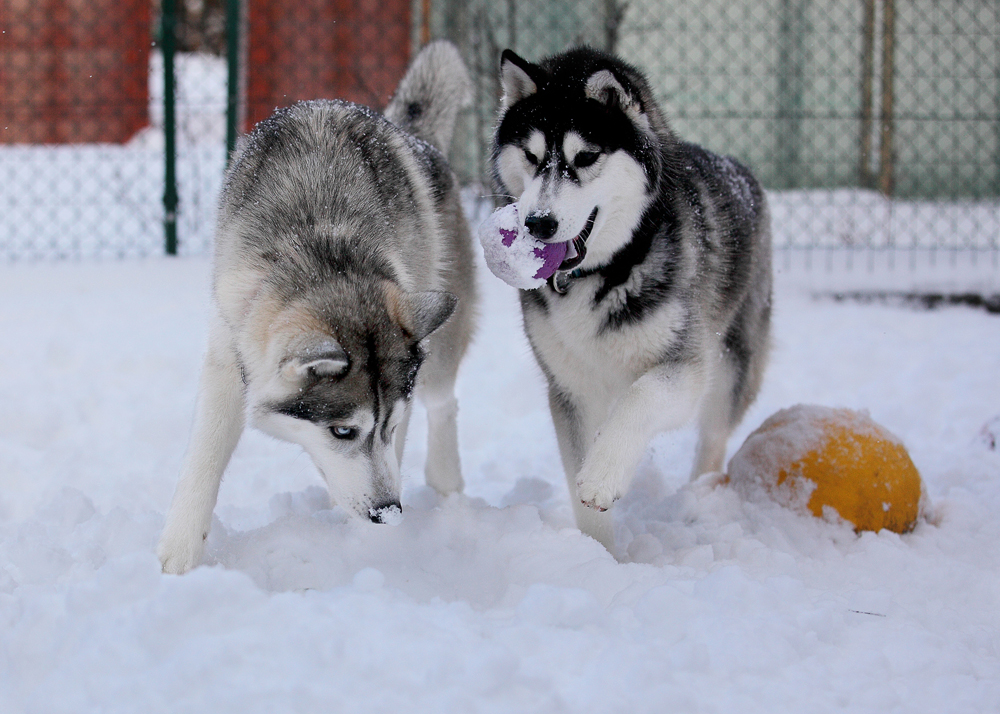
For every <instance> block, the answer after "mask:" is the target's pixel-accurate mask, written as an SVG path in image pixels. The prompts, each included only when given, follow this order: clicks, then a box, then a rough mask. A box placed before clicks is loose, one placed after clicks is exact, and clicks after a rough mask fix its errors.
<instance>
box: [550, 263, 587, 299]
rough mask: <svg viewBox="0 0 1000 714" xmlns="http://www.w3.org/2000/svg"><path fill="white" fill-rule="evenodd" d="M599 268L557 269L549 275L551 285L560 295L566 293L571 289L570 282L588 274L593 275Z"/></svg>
mask: <svg viewBox="0 0 1000 714" xmlns="http://www.w3.org/2000/svg"><path fill="white" fill-rule="evenodd" d="M596 272H597V270H596V269H594V270H581V269H580V268H577V269H576V270H557V271H556V272H555V273H553V274H552V275H551V276H550V277H549V287H550V288H552V290H553V291H555V293H556V294H558V295H565V294H566V292H567V291H568V290H569V286H570V283H571V282H572V281H574V280H579V279H580V278H585V277H587V276H588V275H593V274H594V273H596Z"/></svg>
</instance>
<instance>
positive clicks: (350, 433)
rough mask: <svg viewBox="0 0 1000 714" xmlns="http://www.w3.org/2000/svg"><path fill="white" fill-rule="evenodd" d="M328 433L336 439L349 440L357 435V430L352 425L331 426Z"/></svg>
mask: <svg viewBox="0 0 1000 714" xmlns="http://www.w3.org/2000/svg"><path fill="white" fill-rule="evenodd" d="M330 433H331V434H333V435H334V436H335V437H336V438H338V439H343V440H344V441H350V440H351V439H353V438H355V437H356V436H357V435H358V430H357V429H355V428H354V427H352V426H331V427H330Z"/></svg>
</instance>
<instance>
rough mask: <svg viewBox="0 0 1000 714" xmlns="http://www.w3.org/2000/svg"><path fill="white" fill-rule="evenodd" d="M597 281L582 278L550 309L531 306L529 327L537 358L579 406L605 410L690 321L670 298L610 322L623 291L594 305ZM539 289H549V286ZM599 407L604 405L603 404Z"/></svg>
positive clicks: (527, 317) (550, 303)
mask: <svg viewBox="0 0 1000 714" xmlns="http://www.w3.org/2000/svg"><path fill="white" fill-rule="evenodd" d="M598 284H599V283H598V280H597V279H596V278H593V279H584V280H581V281H578V282H576V283H574V284H573V285H572V287H571V288H570V290H569V292H568V293H567V294H566V295H561V296H553V295H551V294H550V297H551V299H550V300H549V301H548V306H549V310H548V313H547V314H546V313H543V312H541V311H539V310H535V309H530V310H529V311H528V312H526V314H525V326H526V328H527V331H528V334H529V336H530V337H531V341H532V343H533V344H534V346H535V349H536V350H537V352H538V356H539V358H540V359H541V360H542V362H543V363H544V365H545V367H546V368H547V369H548V371H549V372H550V373H551V374H552V376H553V377H554V378H555V380H556V381H557V383H558V384H559V386H560V387H562V388H563V389H564V390H566V391H567V392H569V393H570V394H572V395H573V397H574V398H575V399H576V400H577V401H578V403H579V404H580V406H586V407H587V408H588V410H590V409H591V408H594V409H597V410H598V411H604V410H606V409H608V408H610V406H611V405H612V404H614V403H615V402H616V401H617V400H618V399H619V398H621V396H622V394H624V392H625V391H626V390H627V389H628V388H629V387H630V386H631V385H632V383H633V382H634V381H635V380H636V379H638V378H639V377H640V376H642V375H643V374H645V373H646V372H647V371H649V369H651V368H652V367H653V366H655V365H656V364H658V363H660V362H661V361H662V360H663V358H664V355H665V354H666V353H667V352H668V351H669V350H670V349H671V348H672V347H673V346H674V345H675V343H676V341H677V340H678V339H681V338H682V337H681V331H682V329H683V328H684V326H685V323H686V321H687V319H688V317H687V315H685V309H684V307H683V305H682V304H681V303H680V302H667V303H665V304H664V305H662V306H661V307H660V308H658V309H657V310H656V311H655V312H653V313H651V314H649V315H646V316H644V317H643V319H642V320H641V321H639V322H637V323H635V324H624V325H621V326H618V327H608V326H607V315H608V310H609V307H611V308H613V307H615V306H616V305H618V304H620V300H622V299H623V297H621V296H620V294H619V293H620V291H621V289H620V288H619V289H618V291H612V293H611V294H609V295H607V296H606V297H605V298H604V300H602V301H601V304H600V305H598V306H596V307H595V305H594V293H595V291H596V289H597V286H598ZM540 289H541V290H550V289H549V288H548V287H543V288H540ZM601 405H604V406H603V407H601Z"/></svg>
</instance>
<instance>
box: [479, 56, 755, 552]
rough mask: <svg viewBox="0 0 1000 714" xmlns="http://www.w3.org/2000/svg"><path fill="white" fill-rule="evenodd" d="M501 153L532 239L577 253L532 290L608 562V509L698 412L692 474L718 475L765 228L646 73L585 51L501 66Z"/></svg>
mask: <svg viewBox="0 0 1000 714" xmlns="http://www.w3.org/2000/svg"><path fill="white" fill-rule="evenodd" d="M501 84H502V87H503V98H502V100H501V114H500V118H499V123H498V125H497V128H496V134H495V143H494V151H493V168H494V176H495V179H496V181H497V183H498V187H499V189H500V191H501V192H502V193H503V194H505V195H507V196H509V197H510V198H511V199H512V200H516V201H518V204H519V210H518V214H519V216H520V218H521V220H522V221H523V223H524V228H525V229H526V230H527V231H529V232H530V233H531V234H532V235H533V236H534V237H536V238H538V239H541V240H544V241H546V242H569V243H570V245H569V246H568V251H567V258H566V260H565V261H564V262H563V263H562V265H560V269H559V271H558V272H556V274H555V275H554V276H552V278H550V279H549V281H548V283H547V284H546V285H544V286H543V287H541V288H538V289H536V290H528V291H522V292H521V293H520V298H521V308H522V312H523V316H524V326H525V330H526V332H527V335H528V339H529V341H530V343H531V347H532V349H533V351H534V354H535V357H536V358H537V360H538V364H539V365H540V366H541V369H542V372H543V373H544V375H545V378H546V380H547V381H548V390H549V406H550V409H551V412H552V419H553V422H554V424H555V429H556V435H557V438H558V442H559V449H560V452H561V456H562V462H563V466H564V468H565V471H566V478H567V480H568V483H569V487H570V492H571V494H574V496H575V498H574V507H575V513H576V519H577V523H578V525H579V526H580V528H581V530H583V531H584V532H585V533H588V534H590V535H592V536H593V537H595V538H596V539H597V540H599V541H601V542H602V543H604V544H605V546H607V547H608V549H609V550H611V551H612V552H614V539H613V530H612V528H611V523H610V521H609V517H608V514H605V513H603V512H604V511H606V510H607V509H608V508H610V507H611V504H612V503H614V502H615V500H617V499H618V498H620V497H621V496H622V495H623V494H625V492H626V491H627V490H628V488H629V484H630V483H631V481H632V478H633V475H634V472H635V469H636V467H637V465H638V463H639V460H640V459H641V457H642V456H643V454H644V452H645V449H646V447H647V445H648V443H649V441H650V439H651V438H652V437H653V436H654V435H655V434H657V433H658V432H660V431H665V430H668V429H675V428H678V427H680V426H682V425H684V424H685V423H687V422H689V421H691V420H693V419H695V418H697V423H698V427H699V441H698V446H697V454H696V457H695V461H694V468H693V470H692V478H693V477H696V476H698V475H700V474H702V473H705V472H709V471H718V470H721V468H722V464H723V459H724V457H725V449H726V441H727V439H728V438H729V435H730V434H731V433H732V430H733V429H734V427H735V426H736V425H737V424H738V423H739V421H740V419H741V418H742V417H743V414H744V412H745V411H746V409H747V407H748V406H749V405H750V403H751V402H752V401H753V399H754V398H755V396H756V394H757V391H758V389H759V387H760V384H761V379H762V376H763V373H764V367H765V362H766V360H767V353H768V345H769V331H770V313H771V237H770V218H769V214H768V209H767V204H766V202H765V198H764V193H763V190H762V189H761V187H760V184H759V183H758V182H757V181H756V180H755V179H754V177H753V176H752V175H751V173H750V172H749V171H748V170H747V169H746V168H745V167H743V166H741V165H740V164H738V163H737V162H736V161H734V160H732V159H730V158H727V157H723V156H718V155H716V154H713V153H711V152H709V151H706V150H705V149H702V148H700V147H698V146H695V145H692V144H689V143H685V142H682V141H680V140H678V139H677V138H676V137H675V135H674V134H673V133H672V131H671V130H670V128H669V127H668V126H667V122H666V120H665V118H664V116H663V113H662V112H661V111H660V108H659V107H658V106H657V104H656V102H655V101H654V100H653V97H652V93H651V91H650V88H649V85H648V82H647V80H646V79H645V78H644V77H643V75H642V74H641V73H640V72H639V71H638V70H636V69H635V68H634V67H632V66H630V65H628V64H626V63H625V62H622V61H621V60H619V59H617V58H615V57H612V56H610V55H607V54H604V53H602V52H599V51H596V50H592V49H589V48H580V49H574V50H571V51H569V52H566V53H563V54H558V55H554V56H552V57H549V58H547V59H545V60H543V61H541V62H540V63H539V64H532V63H530V62H527V61H525V60H524V59H522V58H521V57H519V56H517V55H516V54H514V53H513V52H511V51H510V50H507V51H505V52H504V53H503V55H502V56H501Z"/></svg>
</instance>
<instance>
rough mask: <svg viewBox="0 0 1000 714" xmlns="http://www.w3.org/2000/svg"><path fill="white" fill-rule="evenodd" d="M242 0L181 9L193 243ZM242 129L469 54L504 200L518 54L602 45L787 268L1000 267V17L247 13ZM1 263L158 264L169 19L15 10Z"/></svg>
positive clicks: (207, 223) (798, 3)
mask: <svg viewBox="0 0 1000 714" xmlns="http://www.w3.org/2000/svg"><path fill="white" fill-rule="evenodd" d="M226 2H227V0H176V3H175V4H176V7H177V13H178V15H177V22H176V25H175V27H176V40H177V45H178V49H179V51H180V53H179V54H178V55H177V58H176V78H177V85H176V87H177V88H176V107H177V125H176V133H177V182H178V191H179V213H178V224H177V232H178V236H179V243H180V253H181V254H196V253H204V252H206V251H208V250H209V249H210V247H211V240H212V230H213V222H214V212H215V202H216V200H217V196H218V192H219V189H220V187H221V183H222V175H223V171H224V165H225V151H226V149H225V144H226V107H227V101H226V83H227V80H228V75H227V65H226V59H225V56H226V51H227V40H226V29H227V28H226V18H227V14H226V7H225V3H226ZM234 17H236V18H238V22H239V28H238V29H239V30H240V31H241V32H240V36H241V38H242V39H241V43H240V47H239V52H238V58H239V60H240V61H239V62H238V68H239V69H238V72H239V76H238V77H236V78H234V79H236V80H237V81H236V86H238V88H239V92H238V96H239V102H238V105H237V107H235V108H236V109H238V113H239V121H238V123H237V126H238V128H239V130H240V131H246V130H247V129H248V128H249V127H250V126H252V124H253V123H254V122H256V121H258V120H260V119H261V118H263V117H264V116H266V115H267V114H269V113H270V112H271V111H272V110H273V109H274V108H275V107H278V106H284V105H287V104H290V103H292V102H293V101H295V100H297V99H307V98H314V97H341V98H346V99H351V100H353V101H358V102H361V103H364V104H368V105H370V106H374V107H376V108H381V107H382V106H384V105H385V103H386V101H387V99H388V98H389V95H390V93H391V91H392V89H393V88H394V87H395V85H396V83H397V81H398V80H399V78H400V77H401V76H402V73H403V71H404V70H405V66H406V63H407V62H408V60H409V58H410V57H411V56H412V55H413V53H414V52H415V50H416V49H417V48H419V47H420V46H421V45H422V44H423V43H424V42H426V41H428V40H430V39H434V38H447V39H450V40H452V41H454V42H455V43H456V44H457V45H458V46H459V48H460V50H461V51H462V53H463V56H464V57H465V58H466V60H467V63H468V65H469V67H470V70H471V72H472V74H473V78H474V84H475V92H476V97H475V102H474V106H473V108H472V109H471V110H470V111H468V112H466V113H465V114H464V115H463V116H462V117H461V120H460V125H459V127H458V129H457V132H456V138H455V143H454V145H453V149H452V158H453V164H454V167H455V169H456V172H457V173H458V175H459V177H460V180H461V181H462V182H463V183H465V184H467V185H472V186H478V187H479V188H478V189H477V191H478V193H479V194H481V195H488V194H489V192H490V189H489V169H488V158H489V145H490V140H491V134H492V128H493V123H494V121H495V117H496V111H497V99H498V94H499V87H498V81H497V71H498V66H497V64H498V58H499V54H500V52H501V51H502V50H503V49H504V48H507V47H510V48H512V49H514V50H515V51H517V52H518V53H520V54H521V55H523V56H524V57H526V58H527V59H530V60H538V59H540V58H541V57H543V56H545V55H547V54H550V53H553V52H558V51H561V50H563V49H566V48H568V47H570V46H572V45H575V44H579V43H587V44H591V45H594V46H597V47H600V48H604V49H608V50H611V51H614V52H616V53H618V54H620V55H621V56H623V57H624V58H625V59H626V60H628V61H630V62H632V63H633V64H635V65H637V66H639V67H640V68H642V69H643V70H644V71H645V72H646V73H647V74H648V75H649V77H650V80H651V84H652V86H653V87H654V89H655V92H656V94H657V96H658V98H659V100H660V101H661V103H662V105H663V107H664V109H665V111H666V113H667V115H668V116H669V117H670V118H671V123H672V125H673V127H674V129H675V131H676V132H677V133H678V134H679V135H680V136H681V137H683V138H685V139H688V140H691V141H695V142H697V143H700V144H703V145H704V146H706V147H708V148H709V149H712V150H714V151H718V152H721V153H726V154H729V155H732V156H735V157H736V158H738V159H740V160H741V161H743V162H745V163H746V164H748V165H749V166H751V167H752V168H753V169H754V171H755V172H756V173H757V174H758V176H760V178H761V180H762V181H763V183H764V184H765V186H766V187H767V188H768V190H769V195H770V198H771V203H772V212H773V216H774V228H775V242H776V246H777V247H778V248H779V249H783V250H785V252H786V253H788V252H796V251H799V252H806V253H808V252H810V251H821V252H822V251H826V252H830V251H832V252H836V253H838V254H857V253H863V254H865V255H871V254H877V253H886V252H895V251H910V252H911V253H915V252H918V251H923V252H929V253H930V254H931V255H934V254H935V253H947V254H950V255H952V256H954V255H959V254H961V255H971V256H973V257H975V256H988V257H989V260H992V261H993V262H994V263H995V262H996V261H997V255H998V253H1000V5H997V3H996V2H995V0H910V1H908V2H903V1H902V0H854V1H853V2H843V1H842V0H702V1H701V2H699V3H690V2H682V1H680V0H666V1H665V0H628V1H627V2H623V1H622V0H581V1H579V2H570V1H569V0H555V1H553V0H546V1H545V2H542V1H541V0H501V1H499V2H497V1H496V0H493V1H492V2H488V1H487V0H389V1H387V2H382V3H372V2H370V1H368V0H281V1H280V2H279V0H247V1H245V2H242V3H241V7H240V11H239V12H237V13H236V14H235V15H234ZM0 24H2V25H3V27H2V28H0V29H3V33H0V256H2V257H3V259H6V260H8V261H9V260H38V259H63V258H84V257H125V256H142V255H152V254H158V253H161V252H162V250H163V220H164V209H163V195H164V190H165V187H164V179H163V174H164V126H163V69H162V68H163V59H162V55H161V53H160V51H159V49H160V43H159V37H158V32H159V27H160V24H161V23H160V11H159V5H158V3H157V2H155V1H154V2H153V3H150V0H89V1H88V2H82V0H38V1H36V2H33V3H27V2H24V1H23V0H0Z"/></svg>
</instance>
